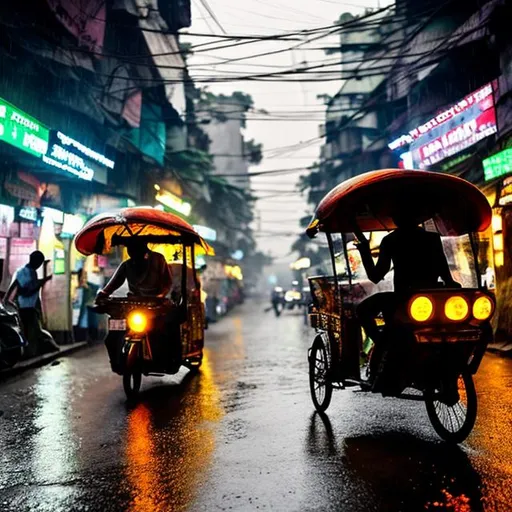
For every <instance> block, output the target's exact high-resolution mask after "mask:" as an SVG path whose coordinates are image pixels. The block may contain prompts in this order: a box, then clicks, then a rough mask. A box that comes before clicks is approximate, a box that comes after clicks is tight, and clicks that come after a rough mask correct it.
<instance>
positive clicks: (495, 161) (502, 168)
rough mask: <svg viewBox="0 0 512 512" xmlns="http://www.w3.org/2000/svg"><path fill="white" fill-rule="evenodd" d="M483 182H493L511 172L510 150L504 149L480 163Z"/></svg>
mask: <svg viewBox="0 0 512 512" xmlns="http://www.w3.org/2000/svg"><path fill="white" fill-rule="evenodd" d="M482 164H483V166H484V176H485V181H489V180H493V179H494V178H498V177H500V176H503V175H505V174H509V173H511V172H512V148H509V149H504V150H503V151H500V152H499V153H496V154H495V155H491V156H490V157H489V158H486V159H485V160H483V161H482Z"/></svg>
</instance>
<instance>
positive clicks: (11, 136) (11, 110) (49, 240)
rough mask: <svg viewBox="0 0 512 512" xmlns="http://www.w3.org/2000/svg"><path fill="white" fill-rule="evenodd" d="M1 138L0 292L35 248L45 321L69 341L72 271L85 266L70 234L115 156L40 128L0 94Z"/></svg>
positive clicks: (59, 338) (102, 183)
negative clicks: (42, 280) (43, 279)
mask: <svg viewBox="0 0 512 512" xmlns="http://www.w3.org/2000/svg"><path fill="white" fill-rule="evenodd" d="M0 141H1V142H3V144H1V143H0V156H1V157H2V158H3V162H4V171H3V175H2V177H1V178H0V271H1V276H2V281H1V284H0V292H1V293H5V291H6V290H7V288H8V286H9V283H10V282H11V280H12V277H13V276H14V274H15V272H16V270H17V269H18V268H19V267H21V266H24V265H26V264H27V262H28V259H29V255H30V253H31V252H33V251H34V250H36V249H39V250H41V251H42V252H43V254H44V255H45V258H46V260H47V261H46V263H45V265H44V266H43V268H41V269H40V275H39V277H43V276H44V275H51V276H52V279H51V280H50V281H48V282H47V283H46V284H45V286H44V287H43V290H42V309H43V318H44V324H45V327H46V328H47V329H48V330H49V331H50V332H51V333H52V334H53V336H54V337H55V339H56V341H57V342H58V343H60V344H62V343H69V342H71V341H72V340H73V329H72V326H73V306H72V303H73V298H74V292H75V288H77V286H78V274H77V270H78V269H79V268H81V267H82V266H83V264H84V262H81V261H80V258H79V256H78V255H77V254H76V252H75V251H74V249H73V247H72V238H73V236H74V234H75V233H76V232H77V231H78V230H79V229H80V228H81V227H82V226H83V224H84V222H85V221H86V219H87V216H86V215H84V214H87V213H91V214H92V213H95V212H93V211H87V210H86V209H85V208H82V204H83V203H84V202H86V200H87V198H88V197H90V196H91V195H92V194H93V193H95V192H97V191H99V190H102V189H103V188H104V186H105V185H106V184H107V182H108V172H109V171H111V170H112V169H114V166H115V161H114V158H112V155H109V157H107V156H106V155H104V154H102V153H100V152H98V151H95V150H93V149H92V148H90V147H88V146H86V145H84V144H82V143H81V142H80V141H78V140H76V139H75V138H72V137H70V136H69V135H67V134H65V133H62V132H61V131H59V130H55V129H51V128H49V127H47V126H45V125H44V124H43V123H41V122H40V121H39V120H37V119H35V118H34V117H32V116H30V115H29V114H27V113H26V112H23V111H22V110H21V109H19V108H17V107H16V106H14V105H12V104H10V103H8V102H6V101H5V100H3V99H2V98H0ZM96 263H98V262H96ZM100 263H101V262H100ZM91 274H94V272H92V273H91ZM101 284H102V283H101Z"/></svg>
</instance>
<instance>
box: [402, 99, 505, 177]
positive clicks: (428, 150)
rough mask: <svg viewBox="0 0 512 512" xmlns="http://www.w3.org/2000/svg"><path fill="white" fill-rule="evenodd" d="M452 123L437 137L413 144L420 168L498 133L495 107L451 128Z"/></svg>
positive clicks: (414, 159) (416, 161)
mask: <svg viewBox="0 0 512 512" xmlns="http://www.w3.org/2000/svg"><path fill="white" fill-rule="evenodd" d="M460 117H461V118H463V119H464V118H465V119H467V118H468V117H469V116H466V115H464V116H462V115H461V116H460ZM463 119H461V121H462V120H463ZM454 121H455V119H454ZM451 124H452V123H447V126H446V129H443V130H442V131H440V132H439V135H438V136H437V137H436V138H435V139H433V140H429V141H428V142H426V143H424V144H423V145H420V143H421V142H422V141H423V138H422V139H418V140H417V141H415V142H414V143H413V144H411V151H412V156H413V161H414V162H415V164H416V165H417V166H418V167H419V168H420V169H421V168H426V167H430V166H431V165H434V164H436V163H438V162H440V161H441V160H444V159H445V158H448V157H449V156H452V155H456V154H457V153H460V152H461V151H464V150H465V149H467V148H469V147H470V146H472V145H473V144H476V143H477V142H478V141H480V140H482V139H485V138H486V137H489V136H490V135H492V134H494V133H496V132H497V127H496V111H495V110H494V107H492V108H489V109H488V110H485V111H484V112H480V113H478V114H477V115H476V117H475V118H473V119H469V120H467V121H466V122H463V123H461V124H459V125H458V126H455V127H453V128H452V129H449V128H450V126H448V125H451ZM443 132H444V133H443ZM431 133H432V134H433V133H434V132H431ZM429 135H430V134H429Z"/></svg>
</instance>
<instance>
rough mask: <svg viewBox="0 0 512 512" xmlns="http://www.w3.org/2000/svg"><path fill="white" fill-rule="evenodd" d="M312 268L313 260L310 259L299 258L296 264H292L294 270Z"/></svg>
mask: <svg viewBox="0 0 512 512" xmlns="http://www.w3.org/2000/svg"><path fill="white" fill-rule="evenodd" d="M309 267H311V260H310V259H309V258H299V259H298V260H297V261H295V262H294V263H292V264H290V268H291V269H292V270H304V269H307V268H309Z"/></svg>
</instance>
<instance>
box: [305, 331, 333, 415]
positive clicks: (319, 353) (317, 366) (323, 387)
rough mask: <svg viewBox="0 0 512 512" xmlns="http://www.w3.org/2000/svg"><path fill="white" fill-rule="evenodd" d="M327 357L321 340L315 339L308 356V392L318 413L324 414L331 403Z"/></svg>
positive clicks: (330, 383) (330, 384)
mask: <svg viewBox="0 0 512 512" xmlns="http://www.w3.org/2000/svg"><path fill="white" fill-rule="evenodd" d="M329 366H330V364H329V355H328V353H327V349H326V347H325V344H324V342H323V340H322V338H320V337H317V338H316V339H315V341H314V342H313V346H312V347H311V354H310V356H309V390H310V392H311V399H312V400H313V404H314V405H315V409H316V410H317V411H318V412H325V411H326V410H327V408H328V407H329V404H330V403H331V398H332V382H331V381H330V380H329V370H330V368H329Z"/></svg>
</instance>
